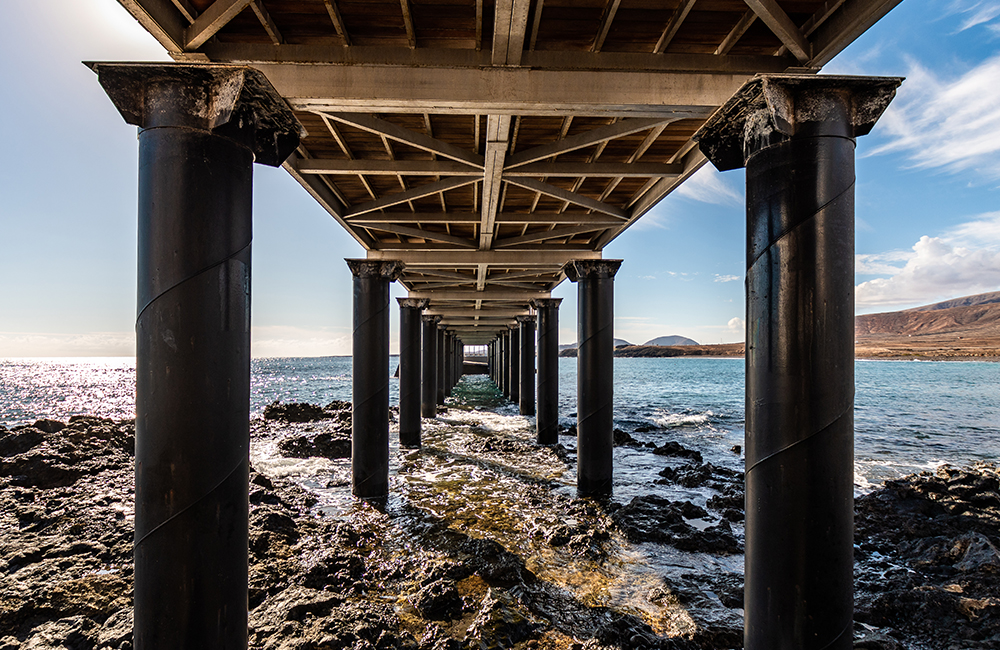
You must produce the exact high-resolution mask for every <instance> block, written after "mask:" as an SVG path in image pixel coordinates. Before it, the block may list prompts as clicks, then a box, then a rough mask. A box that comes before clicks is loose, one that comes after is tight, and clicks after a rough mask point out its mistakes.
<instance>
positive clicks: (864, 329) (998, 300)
mask: <svg viewBox="0 0 1000 650" xmlns="http://www.w3.org/2000/svg"><path fill="white" fill-rule="evenodd" d="M854 331H855V335H856V337H857V338H858V339H859V340H863V339H871V338H885V337H894V336H895V337H907V338H910V337H914V336H925V337H926V336H939V337H945V338H956V337H957V338H966V337H977V338H982V337H1000V291H994V292H991V293H982V294H978V295H975V296H965V297H962V298H955V299H954V300H946V301H944V302H938V303H934V304H932V305H924V306H922V307H914V308H913V309H906V310H903V311H893V312H885V313H881V314H866V315H864V316H858V317H857V318H855V320H854Z"/></svg>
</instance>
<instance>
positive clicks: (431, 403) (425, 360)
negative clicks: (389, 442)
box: [420, 315, 441, 418]
mask: <svg viewBox="0 0 1000 650" xmlns="http://www.w3.org/2000/svg"><path fill="white" fill-rule="evenodd" d="M440 321H441V317H440V316H427V315H424V316H423V317H421V338H422V339H423V341H422V343H423V347H422V348H421V358H420V372H421V383H420V415H421V416H422V417H425V418H436V417H437V394H438V389H437V381H438V379H437V377H438V369H437V363H438V351H437V343H438V323H439V322H440Z"/></svg>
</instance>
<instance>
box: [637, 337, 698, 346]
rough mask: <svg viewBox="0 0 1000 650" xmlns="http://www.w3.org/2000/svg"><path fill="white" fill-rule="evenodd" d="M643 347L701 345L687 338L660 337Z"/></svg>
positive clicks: (647, 342)
mask: <svg viewBox="0 0 1000 650" xmlns="http://www.w3.org/2000/svg"><path fill="white" fill-rule="evenodd" d="M643 345H699V343H698V342H697V341H694V340H692V339H689V338H687V337H686V336H677V335H676V334H675V335H674V336H658V337H656V338H655V339H653V340H651V341H646V342H645V343H643Z"/></svg>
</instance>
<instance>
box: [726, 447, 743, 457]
mask: <svg viewBox="0 0 1000 650" xmlns="http://www.w3.org/2000/svg"><path fill="white" fill-rule="evenodd" d="M729 451H731V452H733V453H734V454H736V455H737V456H739V455H740V454H741V453H743V447H741V446H740V445H733V446H732V447H730V448H729Z"/></svg>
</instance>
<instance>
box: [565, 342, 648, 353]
mask: <svg viewBox="0 0 1000 650" xmlns="http://www.w3.org/2000/svg"><path fill="white" fill-rule="evenodd" d="M623 345H632V344H631V343H629V342H628V341H626V340H625V339H615V340H614V346H615V347H616V348H620V347H621V346H623ZM575 349H576V343H563V344H562V345H560V346H559V351H560V352H562V351H563V350H575Z"/></svg>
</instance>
